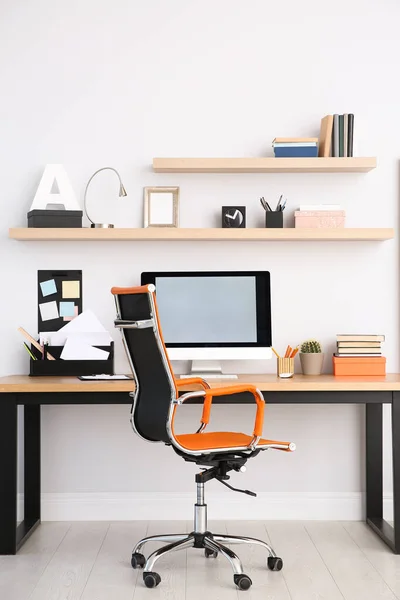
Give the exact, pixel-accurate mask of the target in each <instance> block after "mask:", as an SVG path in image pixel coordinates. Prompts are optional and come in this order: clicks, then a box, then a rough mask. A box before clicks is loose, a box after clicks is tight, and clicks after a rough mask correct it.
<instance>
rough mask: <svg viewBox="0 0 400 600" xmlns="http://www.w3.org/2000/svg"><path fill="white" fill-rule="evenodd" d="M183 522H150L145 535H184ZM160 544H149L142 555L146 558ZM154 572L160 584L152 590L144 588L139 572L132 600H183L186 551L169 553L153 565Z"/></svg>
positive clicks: (184, 524) (184, 526)
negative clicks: (158, 576) (159, 579)
mask: <svg viewBox="0 0 400 600" xmlns="http://www.w3.org/2000/svg"><path fill="white" fill-rule="evenodd" d="M186 530H187V529H186V522H185V521H170V522H167V521H150V522H149V527H148V530H147V534H146V535H156V534H158V533H180V532H182V533H185V531H186ZM161 546H162V544H155V543H149V544H146V545H145V546H144V548H143V554H144V555H145V556H146V558H148V556H149V555H150V554H151V553H152V552H153V551H154V550H156V549H157V548H160V547H161ZM155 570H156V572H157V573H158V574H159V575H160V577H161V583H160V584H159V585H158V586H157V587H156V588H155V589H152V590H149V589H147V588H146V587H145V585H144V583H143V578H142V573H143V571H142V570H141V571H139V573H138V579H137V584H136V587H135V592H134V596H133V598H134V600H149V594H150V595H151V600H161V599H163V600H185V587H186V550H180V551H179V552H171V553H170V554H168V555H167V556H165V557H164V558H161V559H160V560H159V561H158V562H157V563H156V565H155Z"/></svg>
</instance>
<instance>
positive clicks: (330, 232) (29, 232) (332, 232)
mask: <svg viewBox="0 0 400 600" xmlns="http://www.w3.org/2000/svg"><path fill="white" fill-rule="evenodd" d="M9 237H10V238H11V239H14V240H21V241H53V242H57V241H58V242H61V241H167V240H170V241H221V242H222V241H235V242H306V241H315V242H321V241H327V242H328V241H329V242H340V241H355V242H362V241H376V242H378V241H384V240H390V239H392V238H393V237H394V229H391V228H380V229H378V228H367V229H363V228H357V229H352V228H344V229H295V228H284V229H266V228H259V229H258V228H253V229H222V228H217V227H215V228H212V229H200V228H198V229H192V228H190V229H189V228H188V229H186V228H174V227H148V228H141V229H118V228H114V229H89V228H82V229H67V228H58V229H51V228H43V229H40V228H33V227H32V228H27V227H21V228H14V229H10V230H9Z"/></svg>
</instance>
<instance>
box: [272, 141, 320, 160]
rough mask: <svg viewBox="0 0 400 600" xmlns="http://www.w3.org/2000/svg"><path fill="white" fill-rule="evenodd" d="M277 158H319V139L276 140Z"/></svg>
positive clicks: (275, 152) (273, 143)
mask: <svg viewBox="0 0 400 600" xmlns="http://www.w3.org/2000/svg"><path fill="white" fill-rule="evenodd" d="M272 147H273V149H274V154H275V158H312V157H315V156H318V138H296V137H293V138H275V139H274V141H273V142H272Z"/></svg>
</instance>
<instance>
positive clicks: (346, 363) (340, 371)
mask: <svg viewBox="0 0 400 600" xmlns="http://www.w3.org/2000/svg"><path fill="white" fill-rule="evenodd" d="M336 340H337V341H336V346H337V348H336V353H335V354H334V355H333V374H334V375H386V358H385V357H384V356H382V342H384V341H385V336H384V335H375V334H365V335H360V334H338V335H337V336H336Z"/></svg>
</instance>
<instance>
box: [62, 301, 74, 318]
mask: <svg viewBox="0 0 400 600" xmlns="http://www.w3.org/2000/svg"><path fill="white" fill-rule="evenodd" d="M74 316H75V304H74V303H73V302H60V317H74Z"/></svg>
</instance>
